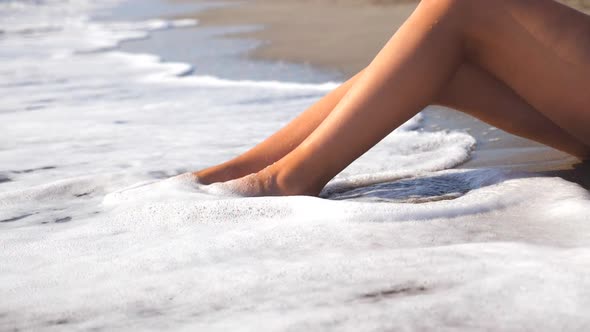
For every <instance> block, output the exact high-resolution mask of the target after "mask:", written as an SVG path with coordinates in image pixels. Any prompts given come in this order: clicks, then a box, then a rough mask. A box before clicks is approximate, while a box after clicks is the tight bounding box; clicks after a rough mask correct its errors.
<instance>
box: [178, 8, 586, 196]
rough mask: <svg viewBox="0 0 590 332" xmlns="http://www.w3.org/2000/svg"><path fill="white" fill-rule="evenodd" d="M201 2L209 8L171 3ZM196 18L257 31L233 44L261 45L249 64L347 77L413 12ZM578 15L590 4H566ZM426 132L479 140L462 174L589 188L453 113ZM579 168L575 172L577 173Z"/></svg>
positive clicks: (547, 152)
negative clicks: (285, 64) (500, 173)
mask: <svg viewBox="0 0 590 332" xmlns="http://www.w3.org/2000/svg"><path fill="white" fill-rule="evenodd" d="M174 1H199V2H210V1H208V0H174ZM223 2H225V3H228V4H230V5H229V6H224V7H221V8H215V9H210V10H207V11H204V12H201V13H198V14H196V15H194V16H195V18H197V19H198V20H199V22H200V24H201V25H203V26H215V25H262V26H264V27H265V28H264V29H260V30H258V31H255V32H248V33H240V34H237V35H236V34H234V35H231V36H230V37H232V38H235V37H241V38H255V39H258V40H262V41H265V42H266V43H264V44H263V46H261V47H259V48H258V49H256V50H254V51H253V52H251V53H250V54H249V56H251V57H253V58H256V59H264V60H280V61H290V62H295V63H305V64H310V65H314V66H318V67H322V68H327V69H335V70H338V71H339V72H341V73H343V75H344V76H350V75H352V74H354V73H356V72H357V71H359V70H360V69H362V68H363V67H365V66H366V65H367V64H368V63H369V62H370V61H371V59H372V58H373V56H374V55H375V54H376V53H377V52H378V51H379V49H380V48H381V47H382V46H383V45H384V44H385V42H386V41H387V40H388V39H389V37H390V36H391V35H392V34H393V33H394V32H395V31H396V30H397V28H398V27H399V26H401V24H402V23H403V22H404V20H405V19H406V18H407V17H408V16H409V15H410V14H411V12H412V11H413V10H414V8H415V7H416V5H417V2H416V1H412V0H251V1H236V0H230V1H223ZM564 2H568V4H569V5H574V6H576V8H578V9H588V8H590V0H569V1H567V0H566V1H564ZM427 113H428V115H429V116H428V118H429V120H428V121H427V122H426V123H425V129H426V130H438V129H440V128H448V129H453V130H467V131H469V132H470V133H471V134H472V135H473V136H474V137H476V139H477V140H478V148H477V150H476V151H475V152H474V154H473V158H472V160H471V161H469V162H467V163H466V164H465V165H463V167H468V168H473V167H506V168H510V169H516V170H525V171H535V172H543V171H545V172H551V173H550V174H553V175H559V176H562V177H565V178H568V179H570V180H572V179H573V180H575V181H576V182H579V183H583V184H584V185H585V186H586V187H587V188H588V187H590V173H589V172H588V170H587V169H588V168H589V167H588V165H587V164H586V165H580V164H578V160H577V159H576V158H573V157H570V156H568V155H566V154H564V153H561V152H559V151H555V150H553V149H550V148H547V147H544V146H542V145H540V144H537V143H534V142H531V141H529V140H525V139H522V138H519V137H515V136H512V135H509V134H507V133H504V132H502V131H500V130H490V126H489V125H487V124H484V123H481V122H480V121H478V120H475V119H473V118H471V117H469V116H466V115H463V114H459V113H458V112H455V111H450V110H444V109H442V110H441V109H436V110H434V111H432V110H431V111H427ZM576 164H577V165H576ZM556 171H558V172H556Z"/></svg>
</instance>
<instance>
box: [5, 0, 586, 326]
mask: <svg viewBox="0 0 590 332" xmlns="http://www.w3.org/2000/svg"><path fill="white" fill-rule="evenodd" d="M114 3H115V2H94V1H82V0H68V1H58V0H51V1H43V2H38V1H33V2H20V1H19V2H15V1H9V2H6V1H4V2H1V3H0V17H2V19H0V29H1V30H2V31H4V35H3V36H1V37H0V72H1V73H2V76H0V94H1V95H2V96H3V102H2V105H0V126H1V133H2V134H1V136H2V139H1V140H0V165H2V166H1V168H0V228H1V231H0V246H1V250H0V270H1V271H2V272H1V273H0V285H2V287H0V299H1V300H0V330H13V329H23V330H62V329H93V328H96V329H106V330H130V329H139V330H158V331H161V330H188V331H193V330H199V329H202V330H208V331H215V330H220V331H227V330H260V329H264V330H302V329H311V330H420V329H427V330H433V329H460V330H474V329H482V330H546V331H554V330H586V329H587V328H588V327H589V326H590V317H588V315H586V311H587V308H588V305H589V304H590V294H589V291H588V290H589V289H590V287H589V286H590V281H589V279H588V277H587V276H588V275H590V273H589V272H590V271H589V268H588V266H590V249H589V247H590V236H588V234H590V214H589V213H588V211H590V199H589V197H588V193H587V192H586V191H585V190H583V189H582V188H580V187H579V186H577V185H575V184H571V183H568V182H566V181H563V180H561V179H557V178H543V177H539V176H534V175H527V176H524V175H521V174H513V173H507V172H505V171H501V170H493V169H491V170H490V169H483V170H449V169H450V168H453V167H455V166H456V165H458V164H460V163H462V162H464V161H465V160H467V159H468V158H469V157H470V152H471V150H472V149H473V147H474V145H475V141H474V139H473V138H472V137H471V136H469V135H467V134H464V133H452V132H433V133H428V132H423V131H421V130H420V124H421V120H422V116H421V115H419V116H417V117H415V118H414V119H412V120H410V121H409V122H408V123H407V124H406V125H404V126H403V127H402V128H399V129H398V130H396V131H394V132H393V133H392V134H391V135H389V136H388V137H387V138H386V139H384V140H383V141H382V142H381V143H380V144H379V145H377V146H376V147H375V148H374V149H373V150H371V151H370V152H369V153H367V154H366V155H364V156H363V157H361V158H360V159H359V160H357V161H356V162H355V163H353V164H352V165H351V166H350V167H349V168H347V169H346V170H345V171H344V172H342V174H340V175H339V176H338V177H337V178H336V179H335V180H334V181H333V182H331V183H330V184H329V186H328V187H327V188H326V190H325V191H324V192H323V195H324V197H327V198H330V199H319V198H310V197H276V198H239V197H229V196H224V195H222V194H220V193H218V192H214V191H211V190H210V188H208V187H206V186H202V185H200V184H198V183H196V182H195V181H194V178H192V177H191V176H188V175H185V176H178V177H172V176H174V175H177V174H182V173H185V172H187V171H191V170H195V169H199V168H201V167H205V166H209V165H212V164H215V163H218V162H221V161H224V160H226V159H228V158H230V157H233V156H235V155H236V154H238V153H239V152H242V151H244V150H246V149H248V148H249V147H251V146H253V145H254V144H256V143H257V142H259V141H260V140H262V139H263V138H265V137H266V136H267V135H269V134H271V133H272V132H273V131H275V130H276V129H278V128H280V127H281V126H282V125H284V124H285V123H287V122H288V121H289V120H290V119H291V118H293V117H294V116H296V115H297V114H298V113H299V112H301V111H302V110H303V109H304V108H305V107H307V106H308V105H310V104H311V103H312V102H314V101H315V100H317V99H318V98H319V97H320V96H321V95H322V94H323V93H324V92H325V91H327V90H329V89H331V88H333V87H334V86H335V84H334V83H326V84H302V83H290V82H271V81H268V82H260V81H249V80H241V81H236V80H230V79H222V78H217V77H211V76H198V75H197V76H191V75H186V74H187V72H188V71H190V70H191V69H192V68H191V67H190V66H189V65H187V64H184V63H164V62H162V61H161V59H159V58H158V57H156V56H154V55H150V54H128V53H123V52H120V51H117V50H109V49H110V48H112V47H114V46H115V45H117V44H118V43H119V42H120V41H122V40H126V39H129V38H145V37H146V36H148V34H149V32H150V31H153V30H154V29H164V28H174V27H186V26H193V25H194V24H195V22H193V21H183V20H181V21H163V20H148V21H140V22H95V21H93V20H91V19H89V17H92V14H93V13H95V12H96V11H99V10H103V9H104V8H108V6H110V5H112V4H114ZM170 177H172V178H170ZM482 299H485V300H482Z"/></svg>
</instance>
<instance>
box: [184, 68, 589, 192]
mask: <svg viewBox="0 0 590 332" xmlns="http://www.w3.org/2000/svg"><path fill="white" fill-rule="evenodd" d="M362 73H363V72H362V71H361V72H360V73H359V74H357V75H355V76H354V77H352V78H351V79H350V80H348V81H347V82H345V83H343V84H342V85H341V86H340V87H338V88H337V89H335V90H334V91H333V92H331V93H329V94H328V95H326V96H325V97H323V98H322V99H321V100H320V101H318V102H317V103H316V104H314V105H313V106H311V107H310V108H308V109H307V110H306V111H305V112H303V113H302V114H300V115H299V116H298V117H297V118H295V119H294V120H293V121H292V122H290V123H289V124H288V125H287V126H285V127H284V128H282V129H281V130H279V131H278V132H276V133H275V134H273V135H272V136H270V137H269V138H267V139H266V140H265V141H263V142H262V143H260V144H258V145H257V146H255V147H254V148H253V149H251V150H248V151H247V152H246V153H244V154H242V155H240V156H238V157H236V158H234V159H232V160H229V161H227V162H225V163H223V164H220V165H216V166H213V167H209V168H206V169H204V170H201V171H199V172H195V173H194V174H195V175H196V176H197V177H198V178H199V180H200V182H201V183H205V184H210V183H213V182H225V181H228V180H233V179H236V178H240V177H243V176H246V175H248V174H251V173H256V172H258V171H260V170H262V169H264V168H265V167H266V166H268V165H270V164H272V163H274V162H276V161H278V160H279V159H281V158H282V157H284V156H285V155H286V154H287V153H289V152H291V151H292V150H293V149H295V147H297V146H298V145H299V144H301V142H303V140H305V139H306V138H307V137H308V136H309V134H311V133H312V132H313V131H314V130H315V129H316V128H317V126H318V125H319V124H320V123H321V122H322V121H323V120H324V119H325V118H326V117H327V116H328V114H330V112H332V110H333V109H334V107H335V106H336V105H337V104H338V102H340V100H341V99H342V97H343V96H344V95H345V94H346V92H348V90H349V89H350V87H351V86H352V85H354V84H355V82H356V81H357V80H358V77H359V76H360V75H362ZM434 104H438V105H442V106H447V107H450V108H453V109H456V110H459V111H461V112H464V113H467V114H470V115H472V116H474V117H476V118H478V119H480V120H482V121H485V122H487V123H489V124H491V125H493V126H496V127H498V128H500V129H502V130H504V131H507V132H509V133H511V134H514V135H518V136H521V137H525V138H528V139H531V140H535V141H537V142H539V143H542V144H545V145H549V146H551V147H553V148H555V149H558V150H561V151H564V152H567V153H569V154H571V155H574V156H576V157H579V158H586V157H588V156H589V155H590V147H588V146H586V145H584V144H583V143H581V142H580V141H578V140H577V139H575V138H574V137H573V136H571V135H570V134H569V133H567V132H566V131H564V130H563V129H561V128H560V127H558V126H557V125H556V124H555V123H553V122H551V121H550V120H549V119H547V118H546V117H545V116H543V115H542V114H540V113H539V112H538V111H536V110H534V109H533V108H532V107H531V106H530V105H528V104H527V103H526V102H525V101H524V100H522V98H520V96H518V95H517V94H516V93H514V92H513V91H512V90H511V89H510V88H508V87H507V86H506V85H505V84H503V83H502V82H501V81H499V80H498V79H496V78H494V77H492V76H491V75H490V74H488V73H487V72H485V71H484V70H483V69H481V68H479V67H478V66H476V65H472V64H467V63H466V64H463V65H462V66H461V68H460V69H459V70H458V71H457V73H456V74H455V76H454V77H453V79H452V80H451V82H450V84H449V85H448V86H447V87H445V88H444V90H443V92H442V93H441V95H440V96H439V97H438V98H437V99H436V100H435V102H434Z"/></svg>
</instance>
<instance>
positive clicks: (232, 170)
mask: <svg viewBox="0 0 590 332" xmlns="http://www.w3.org/2000/svg"><path fill="white" fill-rule="evenodd" d="M361 73H362V72H361ZM361 73H359V74H357V75H355V76H354V77H352V78H351V79H349V80H348V81H346V82H345V83H343V84H341V85H340V86H339V87H338V88H336V89H334V90H333V91H332V92H330V93H329V94H327V95H326V96H324V97H323V98H322V99H321V100H320V101H318V102H317V103H315V104H314V105H313V106H311V107H310V108H308V109H307V110H306V111H305V112H303V113H301V114H300V115H299V116H297V117H296V118H295V119H294V120H292V121H291V122H289V124H287V125H286V126H285V127H283V128H282V129H281V130H279V131H277V132H276V133H275V134H273V135H272V136H270V137H269V138H267V139H266V140H264V141H263V142H262V143H260V144H258V145H256V146H255V147H254V148H252V149H250V150H248V151H247V152H246V153H244V154H242V155H240V156H238V157H236V158H234V159H232V160H230V161H227V162H225V163H223V164H220V165H217V166H213V167H210V168H206V169H204V170H201V171H199V172H195V173H193V174H194V175H195V176H196V177H197V178H198V179H199V182H200V183H203V184H210V183H214V182H224V181H228V180H232V179H236V178H239V177H242V176H245V175H248V174H251V173H256V172H258V171H260V170H262V169H263V168H265V167H266V166H268V165H270V164H272V163H274V162H275V161H277V160H279V159H281V158H282V157H284V156H285V155H286V154H287V153H289V152H291V151H292V150H293V149H295V148H296V147H297V146H298V145H299V144H301V142H303V140H304V139H306V138H307V136H309V134H311V133H312V132H313V131H314V130H315V129H316V128H317V127H318V126H319V124H320V123H321V122H322V121H323V120H324V119H325V118H326V117H327V116H328V114H330V112H331V111H332V110H333V109H334V107H336V105H337V104H338V102H340V100H341V99H342V97H343V96H344V95H345V94H346V93H347V92H348V90H349V89H350V87H351V86H352V85H353V84H354V82H356V80H357V78H358V76H360V75H361Z"/></svg>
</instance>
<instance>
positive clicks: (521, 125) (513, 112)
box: [434, 64, 590, 159]
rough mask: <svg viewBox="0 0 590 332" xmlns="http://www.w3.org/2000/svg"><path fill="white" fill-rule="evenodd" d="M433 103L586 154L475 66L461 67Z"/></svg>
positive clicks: (586, 150)
mask: <svg viewBox="0 0 590 332" xmlns="http://www.w3.org/2000/svg"><path fill="white" fill-rule="evenodd" d="M434 103H435V104H438V105H442V106H446V107H450V108H453V109H455V110H459V111H461V112H463V113H466V114H469V115H471V116H473V117H476V118H478V119H479V120H481V121H484V122H486V123H488V124H490V125H492V126H495V127H497V128H500V129H502V130H504V131H506V132H508V133H511V134H513V135H517V136H520V137H524V138H528V139H530V140H533V141H536V142H539V143H542V144H545V145H548V146H551V147H553V148H555V149H557V150H560V151H563V152H566V153H569V154H571V155H573V156H576V157H578V158H580V159H587V158H588V157H590V146H588V145H586V144H584V143H582V142H580V141H579V140H578V139H576V138H575V137H573V136H572V135H570V134H569V133H568V132H566V131H565V130H563V129H561V128H560V127H559V126H558V125H556V124H555V123H554V122H552V121H551V120H549V119H548V118H547V117H546V116H544V115H543V114H541V113H539V112H538V111H537V110H535V109H534V108H533V107H532V106H530V105H529V104H528V103H527V102H526V101H525V100H523V99H522V98H521V97H520V96H519V95H517V94H516V93H515V92H514V91H512V89H510V88H509V87H508V86H506V85H505V84H504V83H502V82H501V81H500V80H498V79H496V78H495V77H493V76H492V75H490V74H488V73H487V72H486V71H485V70H483V69H482V68H480V67H478V66H476V65H473V64H464V65H463V66H461V67H460V68H459V70H458V71H457V73H456V74H455V77H454V78H453V80H452V81H451V83H450V84H449V85H448V86H446V87H445V88H444V90H443V92H442V93H441V95H440V96H439V97H438V98H437V100H436V101H435V102H434Z"/></svg>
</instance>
